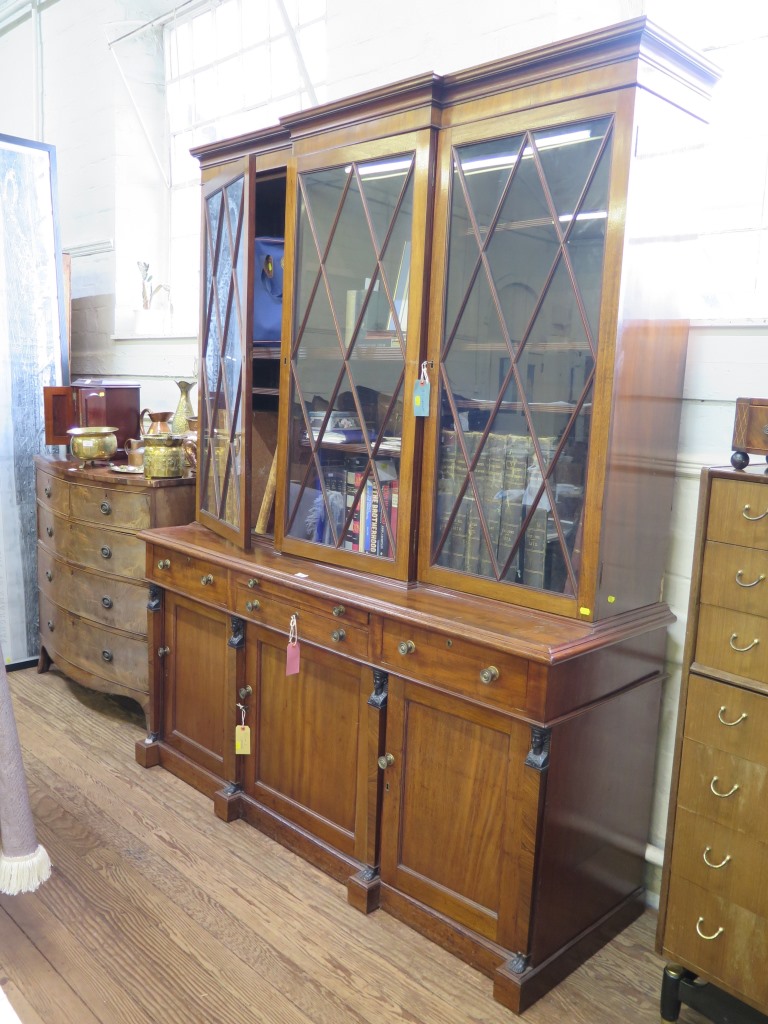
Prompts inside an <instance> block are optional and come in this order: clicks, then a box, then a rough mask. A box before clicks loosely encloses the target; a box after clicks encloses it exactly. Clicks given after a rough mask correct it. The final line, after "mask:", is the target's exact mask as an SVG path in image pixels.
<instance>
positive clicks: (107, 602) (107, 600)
mask: <svg viewBox="0 0 768 1024" xmlns="http://www.w3.org/2000/svg"><path fill="white" fill-rule="evenodd" d="M101 604H102V607H103V608H111V607H112V598H111V597H109V596H108V595H107V594H105V595H104V597H102V599H101Z"/></svg>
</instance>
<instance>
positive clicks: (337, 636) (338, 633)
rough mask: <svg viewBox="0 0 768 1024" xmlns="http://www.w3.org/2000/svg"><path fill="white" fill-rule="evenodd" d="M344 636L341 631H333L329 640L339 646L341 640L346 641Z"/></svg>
mask: <svg viewBox="0 0 768 1024" xmlns="http://www.w3.org/2000/svg"><path fill="white" fill-rule="evenodd" d="M346 636H347V634H346V633H345V632H344V630H343V629H334V631H333V632H332V633H331V640H333V642H334V643H335V644H340V643H341V642H342V641H343V640H345V639H346Z"/></svg>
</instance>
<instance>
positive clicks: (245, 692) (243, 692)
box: [237, 686, 253, 700]
mask: <svg viewBox="0 0 768 1024" xmlns="http://www.w3.org/2000/svg"><path fill="white" fill-rule="evenodd" d="M237 695H238V697H239V698H240V700H245V699H246V698H247V697H252V696H253V687H252V686H241V687H240V689H239V690H238V691H237Z"/></svg>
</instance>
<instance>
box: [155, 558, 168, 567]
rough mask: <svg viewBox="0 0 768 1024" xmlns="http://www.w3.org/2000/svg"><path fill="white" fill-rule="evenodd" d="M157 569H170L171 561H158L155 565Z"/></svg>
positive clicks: (164, 559) (166, 559) (165, 559)
mask: <svg viewBox="0 0 768 1024" xmlns="http://www.w3.org/2000/svg"><path fill="white" fill-rule="evenodd" d="M157 568H158V569H170V568H171V560H170V558H161V559H160V561H159V562H158V563H157Z"/></svg>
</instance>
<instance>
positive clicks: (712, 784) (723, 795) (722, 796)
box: [709, 775, 739, 800]
mask: <svg viewBox="0 0 768 1024" xmlns="http://www.w3.org/2000/svg"><path fill="white" fill-rule="evenodd" d="M719 781H720V776H719V775H713V777H712V781H711V782H710V784H709V788H710V789H711V790H712V792H713V793H714V794H715V796H718V797H720V799H721V800H725V798H726V797H729V796H733V794H734V793H735V792H736V790H737V789H738V788H739V784H738V782H735V783H734V784H733V785H732V786H731V788H730V789H729V790H728V792H727V793H719V792H718V791H717V790H716V789H715V783H716V782H719Z"/></svg>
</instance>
